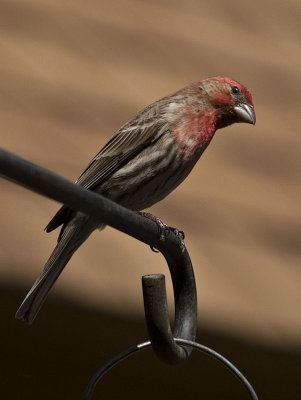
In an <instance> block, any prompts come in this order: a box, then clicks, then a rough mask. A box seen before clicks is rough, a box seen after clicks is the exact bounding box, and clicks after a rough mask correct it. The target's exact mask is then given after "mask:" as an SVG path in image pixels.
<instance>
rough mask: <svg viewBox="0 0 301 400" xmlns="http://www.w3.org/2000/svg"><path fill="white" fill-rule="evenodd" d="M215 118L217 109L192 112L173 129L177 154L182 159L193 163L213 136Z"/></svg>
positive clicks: (216, 117)
mask: <svg viewBox="0 0 301 400" xmlns="http://www.w3.org/2000/svg"><path fill="white" fill-rule="evenodd" d="M217 119H218V112H217V110H212V111H210V112H203V113H193V114H192V115H191V114H190V115H189V116H188V117H186V118H185V119H184V120H182V121H181V123H180V124H179V125H178V126H177V127H176V128H175V129H174V131H173V133H174V136H175V139H176V140H177V143H178V156H179V157H180V158H181V159H182V160H183V161H186V162H188V163H193V164H194V163H195V162H197V160H198V159H199V158H200V156H201V155H202V153H203V152H204V150H205V149H206V147H207V146H208V145H209V143H210V141H211V139H212V138H213V136H214V133H215V131H216V123H217Z"/></svg>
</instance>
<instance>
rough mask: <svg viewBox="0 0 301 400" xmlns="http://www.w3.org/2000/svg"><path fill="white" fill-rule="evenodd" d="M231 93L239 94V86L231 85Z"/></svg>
mask: <svg viewBox="0 0 301 400" xmlns="http://www.w3.org/2000/svg"><path fill="white" fill-rule="evenodd" d="M232 93H233V94H239V93H240V90H239V88H238V87H237V86H232Z"/></svg>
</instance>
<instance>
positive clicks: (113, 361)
mask: <svg viewBox="0 0 301 400" xmlns="http://www.w3.org/2000/svg"><path fill="white" fill-rule="evenodd" d="M174 340H175V342H176V343H178V344H179V345H181V346H189V347H191V348H195V349H196V350H198V351H200V352H202V353H205V354H207V355H208V356H210V357H212V358H214V359H216V360H217V361H219V362H220V363H221V364H223V365H224V366H225V367H226V368H228V369H229V370H230V371H231V372H232V373H233V374H234V375H235V376H236V378H238V380H240V382H241V383H242V384H243V385H244V387H245V388H246V390H247V391H248V394H249V396H250V399H252V400H258V397H257V394H256V392H255V390H254V389H253V387H252V385H251V384H250V382H249V381H248V380H247V378H246V377H245V376H244V375H243V374H242V373H241V372H240V371H239V369H238V368H236V367H235V366H234V365H233V364H232V363H231V362H230V361H229V360H227V359H226V358H225V357H223V356H222V355H221V354H219V353H217V352H216V351H215V350H212V349H210V348H209V347H206V346H203V345H202V344H199V343H195V342H192V341H189V340H184V339H174ZM150 346H152V343H151V342H144V343H140V344H138V345H135V346H132V347H130V348H129V349H126V350H124V351H123V352H121V353H119V354H117V356H115V357H113V358H112V359H111V360H110V361H108V362H107V363H106V364H104V365H103V366H102V367H101V368H99V370H98V371H97V372H96V373H95V375H94V376H93V377H92V379H91V380H90V382H89V385H88V387H87V390H86V393H85V397H84V400H90V399H91V397H92V394H93V391H94V389H95V387H96V385H97V383H98V382H99V380H100V379H101V378H102V377H103V376H104V375H105V374H106V373H107V372H108V371H109V370H110V369H112V368H113V367H114V366H115V365H117V364H118V363H119V362H120V361H123V360H124V359H126V358H127V357H129V356H130V355H132V354H134V353H137V352H138V351H140V350H144V349H146V348H148V347H150Z"/></svg>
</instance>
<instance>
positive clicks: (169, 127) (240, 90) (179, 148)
mask: <svg viewBox="0 0 301 400" xmlns="http://www.w3.org/2000/svg"><path fill="white" fill-rule="evenodd" d="M239 122H244V123H248V124H253V125H254V124H255V122H256V117H255V111H254V104H253V98H252V95H251V93H250V92H249V90H248V89H247V88H246V87H245V86H244V85H242V84H240V83H239V82H237V81H235V80H233V79H230V78H227V77H222V76H215V77H212V78H206V79H203V80H200V81H198V82H194V83H192V84H190V85H188V86H186V87H184V88H182V89H180V90H178V91H176V92H174V93H172V94H170V95H168V96H166V97H163V98H162V99H160V100H158V101H156V102H154V103H152V104H151V105H149V106H147V107H146V108H144V109H143V110H142V111H140V112H139V113H138V114H136V115H135V116H134V117H133V118H132V119H131V120H129V121H128V122H126V123H125V124H124V125H123V126H122V127H121V128H120V129H119V130H118V131H116V132H115V133H114V135H113V136H112V137H111V139H110V140H109V141H108V142H107V144H106V145H105V146H104V147H103V148H102V149H101V150H100V151H99V153H98V154H97V155H96V156H95V157H94V158H93V159H92V161H91V162H90V163H89V164H88V166H87V167H86V169H85V170H84V171H83V173H82V174H81V175H80V177H79V178H78V179H77V181H76V182H75V183H76V184H78V185H80V186H82V187H84V188H86V189H89V190H92V191H94V192H96V193H98V194H101V195H103V196H105V197H107V198H109V199H110V200H113V201H115V202H116V203H119V204H121V205H122V206H125V207H127V208H129V209H131V210H134V211H138V212H139V211H142V210H144V209H146V208H149V207H150V206H152V205H153V204H155V203H157V202H158V201H160V200H162V199H163V198H164V197H166V196H167V195H168V194H169V193H170V192H171V191H173V190H174V189H175V188H176V187H177V186H178V185H179V184H180V183H181V182H182V181H183V180H184V179H185V178H186V177H187V176H188V175H189V173H190V172H191V170H192V168H193V167H194V165H195V164H196V163H197V161H198V160H199V158H200V156H201V155H202V154H203V152H204V151H205V149H206V148H207V146H208V145H209V143H210V142H211V140H212V138H213V136H214V134H215V132H216V131H217V130H218V129H221V128H224V127H226V126H229V125H231V124H234V123H239ZM61 225H62V228H61V231H60V233H59V236H58V241H57V245H56V247H55V248H54V250H53V252H52V254H51V255H50V257H49V259H48V261H47V262H46V264H45V266H44V269H43V271H42V272H41V274H40V276H39V277H38V278H37V280H36V281H35V283H34V285H33V287H32V288H31V289H30V291H29V292H28V294H27V296H26V297H25V299H24V301H23V302H22V304H21V306H20V307H19V309H18V311H17V313H16V318H17V319H21V320H24V321H25V322H27V323H28V324H31V323H32V322H33V321H34V319H35V318H36V315H37V314H38V312H39V310H40V308H41V306H42V305H43V303H44V301H45V300H46V296H47V294H48V292H49V290H50V289H51V288H52V286H53V285H54V283H55V281H56V280H57V279H58V277H59V275H60V274H61V272H62V271H63V269H64V267H65V266H66V264H67V263H68V261H69V260H70V258H71V257H72V255H73V254H74V252H75V251H76V250H77V249H78V248H79V247H80V245H81V244H82V243H83V242H84V241H85V240H86V239H87V238H88V237H89V236H90V234H91V233H92V232H93V231H94V230H96V229H99V230H101V229H103V228H104V227H105V224H102V223H101V222H95V221H94V220H93V218H91V217H89V216H87V215H85V214H83V213H81V212H79V211H76V210H72V209H70V208H69V207H68V206H67V205H63V206H62V207H61V208H60V209H59V211H58V212H57V213H56V214H55V216H54V217H53V218H52V219H51V221H50V222H49V224H48V225H47V227H46V228H45V230H46V231H47V232H51V231H53V230H54V229H56V228H58V227H59V226H61Z"/></svg>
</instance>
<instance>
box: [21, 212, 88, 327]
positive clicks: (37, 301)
mask: <svg viewBox="0 0 301 400" xmlns="http://www.w3.org/2000/svg"><path fill="white" fill-rule="evenodd" d="M94 229H95V226H94V224H91V222H90V223H89V222H88V221H87V219H85V221H84V223H83V222H82V223H77V224H68V225H67V226H66V227H65V228H64V231H63V233H62V236H61V237H60V240H59V242H58V244H57V245H56V247H55V249H54V250H53V252H52V254H51V256H50V257H49V259H48V261H47V262H46V264H45V266H44V269H43V271H42V273H41V275H40V276H39V277H38V279H37V280H36V281H35V283H34V285H33V287H32V288H31V289H30V291H29V292H28V294H27V296H26V297H25V299H24V301H23V303H22V304H21V306H20V307H19V309H18V311H17V313H16V318H17V319H22V320H24V321H25V322H27V323H28V324H31V323H32V322H33V320H34V319H35V317H36V315H37V314H38V312H39V310H40V308H41V306H42V305H43V303H44V301H45V299H46V297H47V294H48V292H49V290H50V289H51V288H52V286H53V284H54V283H55V281H56V280H57V278H58V277H59V275H60V274H61V272H62V271H63V269H64V268H65V266H66V264H67V263H68V261H69V260H70V258H71V257H72V255H73V253H74V252H75V251H76V250H77V249H78V248H79V247H80V245H81V244H82V243H83V242H84V241H85V240H86V239H87V238H88V237H89V235H90V234H91V233H92V231H93V230H94Z"/></svg>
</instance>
